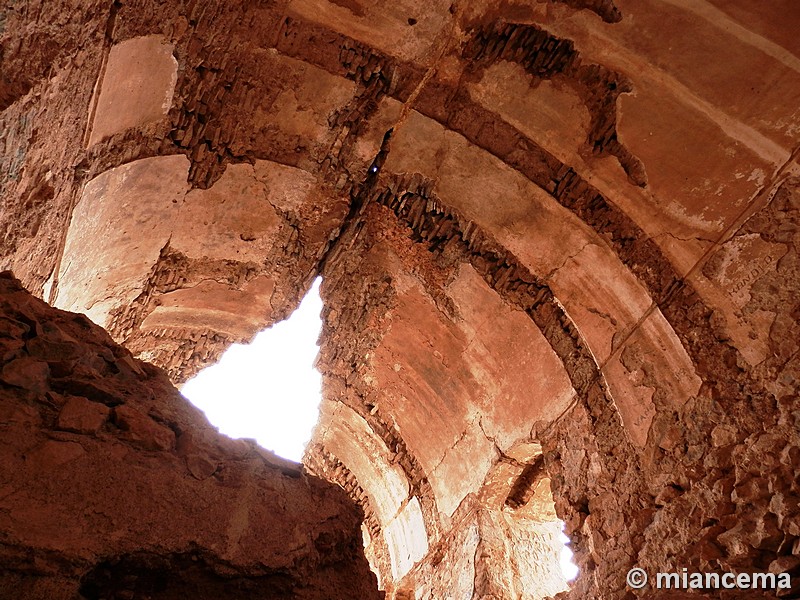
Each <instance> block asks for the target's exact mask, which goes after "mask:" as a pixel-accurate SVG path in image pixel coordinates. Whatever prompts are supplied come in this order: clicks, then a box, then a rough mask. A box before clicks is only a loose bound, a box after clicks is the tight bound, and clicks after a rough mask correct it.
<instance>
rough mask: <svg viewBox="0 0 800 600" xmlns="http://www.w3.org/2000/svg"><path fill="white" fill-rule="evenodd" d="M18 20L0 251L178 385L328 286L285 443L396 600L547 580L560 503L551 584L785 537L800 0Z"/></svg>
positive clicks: (585, 581)
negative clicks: (352, 525)
mask: <svg viewBox="0 0 800 600" xmlns="http://www.w3.org/2000/svg"><path fill="white" fill-rule="evenodd" d="M29 4H30V5H31V7H29V8H30V10H27V9H26V10H22V9H19V8H17V9H14V8H12V9H10V10H6V11H5V12H3V13H0V14H2V15H3V20H0V23H5V29H4V30H3V29H2V28H1V27H0V31H1V32H2V35H3V36H4V37H3V40H4V48H8V49H9V50H6V51H5V52H4V53H3V54H2V55H0V56H2V63H1V64H2V67H3V75H2V77H3V79H2V80H0V107H2V108H3V112H2V116H0V124H2V127H3V131H4V132H5V136H4V138H3V140H2V148H3V154H2V156H0V161H2V162H0V192H2V194H3V197H4V199H7V201H6V202H5V203H4V208H3V214H2V223H3V226H4V230H3V231H4V241H3V258H2V260H0V266H2V267H4V268H12V269H13V270H14V271H15V272H16V273H17V275H18V276H19V277H20V279H21V280H22V281H23V282H24V283H25V285H26V286H27V287H29V288H30V289H31V290H33V291H34V292H36V293H39V294H41V295H43V296H44V297H45V299H48V300H50V301H51V302H53V303H54V304H55V305H56V306H58V307H60V308H65V309H68V310H74V311H80V312H86V313H87V314H88V315H89V316H90V317H91V318H92V319H94V320H95V321H96V322H98V323H99V324H100V325H102V326H104V327H105V328H106V329H108V331H109V332H110V333H111V334H112V336H113V337H114V338H115V339H116V340H118V341H120V342H122V343H124V344H125V345H126V346H127V347H129V348H130V349H131V350H133V351H134V352H136V353H138V354H139V356H141V357H143V358H145V359H147V360H150V361H152V362H154V363H155V364H157V365H159V366H162V367H164V368H165V369H166V370H167V371H168V372H169V374H170V376H171V377H172V379H173V381H175V382H181V381H184V380H185V379H187V378H188V377H189V376H191V375H192V374H193V373H195V372H196V371H197V370H198V369H200V368H201V367H203V366H205V365H207V364H209V363H211V362H213V361H214V360H215V359H216V358H217V357H218V356H219V354H220V353H221V352H222V351H223V350H224V348H225V347H226V346H227V345H228V344H230V343H231V342H234V341H240V340H244V339H247V338H249V337H250V336H252V335H253V334H254V333H255V332H256V331H258V330H260V329H262V328H264V327H265V326H268V325H270V324H272V323H274V322H276V321H278V320H280V319H282V318H284V317H285V316H286V315H287V314H288V313H289V312H290V311H291V310H292V309H293V307H294V306H295V305H296V304H297V303H298V301H299V298H300V297H301V295H302V294H303V293H304V291H305V290H307V289H308V286H309V285H310V282H311V281H312V280H313V278H314V277H316V276H317V275H322V277H323V278H324V283H323V286H322V290H321V291H322V296H323V300H324V302H325V307H326V308H325V311H324V329H323V335H322V351H321V358H320V368H321V370H322V372H323V376H324V401H323V406H322V412H321V417H320V422H319V425H318V427H317V430H316V433H315V436H314V438H313V440H312V444H311V445H310V446H309V450H308V451H307V455H306V459H305V463H306V467H307V468H308V469H309V470H310V471H312V472H313V473H317V474H319V475H322V476H324V477H326V478H328V479H330V480H332V481H335V482H337V483H339V484H340V485H341V486H342V487H344V488H345V489H346V490H347V491H348V492H349V493H350V495H351V496H352V497H353V498H354V499H355V500H356V501H357V502H358V503H359V504H360V505H361V506H362V508H363V510H364V513H365V531H366V532H367V533H366V537H367V539H368V554H369V556H370V558H371V561H372V563H373V565H374V567H375V568H376V569H377V570H378V572H379V574H380V579H381V582H382V585H383V587H384V588H385V589H386V590H387V591H388V592H389V593H390V594H394V597H396V598H405V597H415V598H423V597H424V598H442V597H444V595H443V594H445V591H446V590H450V589H457V590H459V593H463V595H464V597H475V598H482V597H498V598H499V597H524V598H544V597H545V595H548V594H552V593H555V592H556V591H558V590H557V589H556V588H549V587H547V586H545V587H543V588H536V586H535V585H534V583H532V581H533V579H530V578H529V577H528V576H527V575H525V574H524V572H525V571H526V569H529V568H530V566H531V565H533V564H536V563H537V562H538V563H542V561H544V562H547V560H549V559H547V558H546V557H547V556H549V554H548V553H550V552H551V549H552V547H551V546H550V545H548V544H549V542H547V543H544V542H543V543H542V544H539V542H537V540H539V541H541V540H549V539H550V537H552V535H551V534H552V532H549V533H548V531H549V530H548V529H547V527H549V525H547V523H552V522H553V519H554V518H555V516H556V515H557V517H558V518H560V519H561V520H563V521H564V522H565V523H566V530H567V532H568V534H569V535H570V536H571V537H572V539H573V542H574V547H575V551H576V559H577V561H578V563H579V565H580V567H581V569H582V571H581V577H580V578H579V579H578V581H577V582H576V583H575V585H574V587H573V589H572V591H571V592H569V594H570V595H569V597H571V598H590V597H598V598H600V597H608V598H617V597H620V598H621V597H626V596H625V594H626V593H630V591H628V592H626V591H625V585H626V584H625V580H624V574H625V573H626V572H627V570H628V569H629V568H630V567H632V566H634V565H638V566H642V567H644V568H646V569H648V570H653V571H655V570H659V569H661V570H664V569H678V568H681V567H687V568H688V567H691V568H695V569H704V570H720V569H723V570H730V569H737V568H744V567H750V568H752V569H756V570H758V569H770V568H772V569H779V568H783V566H786V565H789V563H791V560H790V559H789V558H787V557H790V556H796V555H797V547H798V543H800V530H798V529H797V519H798V512H797V506H796V498H797V494H798V489H797V483H796V481H797V478H796V473H797V470H798V469H800V463H798V460H799V459H800V449H798V439H797V431H798V428H797V422H796V420H797V410H798V409H797V387H798V386H797V381H798V377H800V368H799V367H798V350H800V348H798V346H797V339H800V329H799V328H798V325H797V323H798V318H797V316H798V308H797V306H796V302H797V300H796V299H797V293H798V291H799V290H798V285H799V284H798V281H800V275H798V271H797V269H798V258H797V244H798V237H797V235H798V234H797V222H798V206H799V204H798V203H800V192H798V179H797V176H798V169H799V167H798V164H797V155H798V148H800V146H798V141H800V140H799V139H798V132H800V113H798V112H797V111H796V110H795V108H794V104H796V102H788V103H787V101H786V99H787V98H796V97H798V94H800V58H798V53H799V52H800V48H797V47H796V41H793V40H794V38H793V36H792V35H789V33H787V32H791V31H796V30H797V28H798V27H800V11H798V9H797V8H796V7H794V6H793V5H784V4H781V3H780V2H777V1H776V2H774V3H771V4H770V5H769V6H768V7H767V8H764V5H763V3H754V2H751V1H749V0H736V1H735V2H717V1H714V0H712V1H703V2H697V3H689V2H683V1H681V0H669V1H655V0H653V1H647V2H640V1H637V2H633V1H632V0H618V1H615V2H611V1H610V0H609V1H603V2H592V1H588V0H587V1H577V0H576V1H572V0H570V1H566V2H555V1H554V2H539V3H517V2H509V3H503V4H502V5H500V6H497V5H496V3H491V2H470V3H466V4H465V3H459V2H455V3H450V2H449V1H448V2H440V1H433V2H428V3H417V2H412V1H411V0H403V1H400V2H397V3H392V4H391V6H388V5H386V6H385V5H384V3H379V2H374V1H371V0H353V1H352V2H344V1H343V2H335V1H331V2H328V1H325V0H292V1H287V0H284V1H279V2H224V3H223V2H212V3H208V2H199V1H198V2H193V1H186V2H167V3H164V4H161V5H158V6H156V5H155V4H154V3H151V2H148V1H146V0H131V1H129V2H128V1H122V2H114V3H113V4H112V5H111V6H110V7H109V6H108V5H107V4H108V3H105V2H94V3H89V4H90V6H88V7H82V8H81V9H80V10H78V9H77V8H75V9H73V10H72V11H66V13H65V11H64V6H63V3H52V4H50V3H41V4H37V3H35V2H32V3H29ZM57 4H58V7H56V5H57ZM34 5H36V6H34ZM51 11H52V12H53V14H52V15H51V14H50V12H51ZM32 12H35V16H34V15H32V14H31V13H32ZM56 13H58V14H59V15H60V16H59V17H58V19H57V18H56V17H55V14H56ZM78 15H80V17H79V16H78ZM61 21H65V22H64V23H61ZM44 36H49V39H50V40H51V41H50V43H48V44H44V43H42V42H41V40H42V38H43V37H44ZM12 42H13V43H12ZM14 44H16V45H14ZM31 54H32V55H34V56H35V60H32V59H27V60H26V61H25V63H24V66H23V62H22V57H24V56H27V55H31ZM47 65H55V67H50V68H47ZM132 98H134V99H135V101H134V100H132ZM767 454H768V455H769V456H770V457H772V458H771V459H768V458H763V457H764V456H767ZM757 457H760V458H757ZM759 461H761V462H760V463H759ZM757 463H758V464H757ZM754 481H755V482H756V483H753V482H754ZM759 490H761V491H759ZM764 490H767V491H764ZM776 498H780V499H779V500H775V499H776ZM526 507H527V508H526ZM537 532H538V533H537ZM512 542H513V543H512ZM537 544H539V545H537ZM520 548H522V550H520ZM776 565H777V566H776ZM796 566H797V565H796V564H795V563H791V565H790V566H789V567H787V568H796ZM537 577H538V576H537ZM542 577H544V575H542ZM534 579H535V578H534ZM554 585H555V584H554ZM750 597H752V596H750Z"/></svg>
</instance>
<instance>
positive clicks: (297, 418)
mask: <svg viewBox="0 0 800 600" xmlns="http://www.w3.org/2000/svg"><path fill="white" fill-rule="evenodd" d="M320 281H321V278H319V277H317V279H316V280H315V281H314V284H313V285H312V286H311V289H310V290H309V292H308V294H307V295H306V297H305V298H303V301H302V302H301V303H300V306H299V307H298V308H297V309H296V310H295V311H294V312H293V313H292V314H291V316H289V318H288V319H286V320H285V321H282V322H280V323H276V324H275V325H273V326H272V327H270V328H269V329H266V330H264V331H262V332H260V333H259V334H257V335H256V336H255V338H254V339H253V341H252V343H250V344H246V345H243V344H233V345H232V346H231V347H230V348H228V350H227V351H225V353H224V354H223V355H222V358H221V359H220V361H219V362H218V363H217V364H216V365H213V366H211V367H208V368H206V369H203V370H202V371H201V372H200V373H198V374H197V375H196V376H195V377H193V378H192V379H190V380H189V381H187V382H186V384H184V386H183V388H182V389H181V392H182V393H183V395H184V396H186V398H188V399H189V401H190V402H191V403H192V404H194V405H195V406H197V407H198V408H199V409H200V410H202V411H203V412H204V413H205V414H206V417H207V418H208V420H209V422H210V423H211V424H212V425H214V426H215V427H217V428H218V429H219V431H220V433H223V434H225V435H227V436H230V437H232V438H252V439H255V440H256V441H257V442H258V443H259V444H260V445H261V446H263V447H264V448H267V449H269V450H272V451H273V452H275V454H278V455H279V456H282V457H284V458H288V459H289V460H293V461H296V462H300V460H301V459H302V457H303V452H304V451H305V447H306V444H307V443H308V440H309V438H310V437H311V431H312V429H313V428H314V425H315V424H316V423H317V419H318V417H319V402H320V397H321V384H322V377H321V375H320V373H319V371H317V370H316V368H314V361H315V360H316V358H317V355H318V353H319V346H317V340H318V338H319V333H320V329H321V327H322V320H321V317H320V313H321V311H322V300H321V298H320V296H319V285H320Z"/></svg>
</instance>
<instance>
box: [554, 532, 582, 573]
mask: <svg viewBox="0 0 800 600" xmlns="http://www.w3.org/2000/svg"><path fill="white" fill-rule="evenodd" d="M558 539H559V541H560V542H561V545H562V547H561V548H560V551H559V557H558V563H559V565H560V566H561V574H562V575H564V579H565V580H567V581H568V582H569V581H574V579H575V578H576V577H577V576H578V565H576V564H575V560H574V558H575V555H574V554H573V553H572V550H571V549H570V547H569V544H570V539H569V538H568V537H567V534H566V533H564V522H563V521H562V522H561V535H560V536H559V538H558Z"/></svg>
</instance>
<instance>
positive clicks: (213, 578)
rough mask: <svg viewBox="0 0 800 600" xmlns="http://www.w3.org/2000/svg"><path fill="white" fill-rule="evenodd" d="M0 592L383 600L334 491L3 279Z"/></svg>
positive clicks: (37, 599) (346, 504) (355, 527)
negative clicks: (216, 425)
mask: <svg viewBox="0 0 800 600" xmlns="http://www.w3.org/2000/svg"><path fill="white" fill-rule="evenodd" d="M0 359H2V367H1V368H0V427H2V431H3V435H2V438H0V532H2V533H0V557H1V559H0V596H2V597H3V598H22V599H26V600H45V599H46V600H59V599H63V600H72V599H74V598H79V597H80V598H87V599H91V598H95V599H99V598H140V597H148V598H154V599H176V600H177V599H178V598H206V599H209V600H211V599H212V598H214V599H218V598H222V597H230V594H235V597H237V598H287V599H288V598H309V599H311V598H317V599H319V600H323V599H326V600H330V599H331V598H352V597H357V598H379V597H382V594H379V593H378V590H377V585H376V581H375V576H374V575H373V574H372V573H371V572H370V571H369V566H368V563H367V561H366V559H365V557H364V554H363V550H362V548H361V535H360V531H359V524H360V519H361V515H360V514H359V511H358V509H357V508H356V507H355V506H354V505H353V504H352V502H351V501H350V500H349V499H348V498H347V496H346V495H345V493H344V492H343V491H342V490H340V489H339V488H338V487H336V486H334V485H332V484H330V483H327V482H324V481H321V480H319V479H317V478H314V477H310V476H309V475H307V474H306V473H305V472H304V471H303V469H302V467H300V466H299V465H296V464H295V463H290V462H288V461H284V460H283V459H280V458H278V457H276V456H275V455H273V454H271V453H270V452H268V451H266V450H262V449H259V448H258V447H257V446H255V445H254V444H253V443H252V442H244V441H238V440H231V439H228V438H225V437H224V436H220V435H219V434H217V433H216V432H215V431H214V430H213V429H212V428H211V427H210V426H209V425H208V423H207V422H206V421H205V418H204V417H203V416H202V414H201V413H199V411H197V410H196V409H194V408H193V407H191V406H190V405H189V404H188V403H187V402H186V401H185V399H183V398H182V397H181V396H180V394H179V393H178V391H177V390H175V389H174V388H173V387H172V385H171V384H170V382H169V380H168V379H167V377H166V375H165V374H164V373H163V372H162V371H160V370H159V369H156V368H154V367H153V366H152V365H149V364H146V363H142V362H140V361H138V360H136V359H134V358H133V357H132V356H131V355H130V353H129V352H128V351H127V350H125V349H123V348H121V347H119V346H117V345H116V344H114V343H113V342H112V341H111V339H110V338H109V337H108V335H107V334H106V333H105V332H103V331H102V330H101V329H100V328H98V327H97V326H95V325H93V324H91V323H90V322H89V321H88V320H87V319H86V318H85V317H84V316H82V315H77V314H71V313H65V312H61V311H57V310H55V309H52V308H50V307H48V306H47V305H46V304H44V303H43V302H41V301H40V300H37V299H34V298H33V297H31V296H30V295H29V294H28V293H27V292H26V291H24V290H23V289H22V288H21V287H20V286H19V283H18V282H17V281H16V280H14V279H12V278H11V277H10V276H9V274H8V273H4V274H2V275H0Z"/></svg>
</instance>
